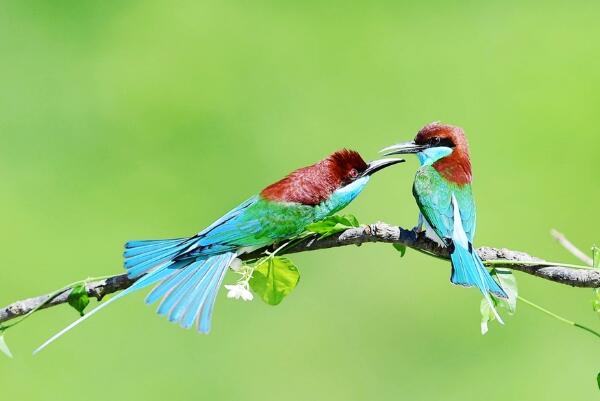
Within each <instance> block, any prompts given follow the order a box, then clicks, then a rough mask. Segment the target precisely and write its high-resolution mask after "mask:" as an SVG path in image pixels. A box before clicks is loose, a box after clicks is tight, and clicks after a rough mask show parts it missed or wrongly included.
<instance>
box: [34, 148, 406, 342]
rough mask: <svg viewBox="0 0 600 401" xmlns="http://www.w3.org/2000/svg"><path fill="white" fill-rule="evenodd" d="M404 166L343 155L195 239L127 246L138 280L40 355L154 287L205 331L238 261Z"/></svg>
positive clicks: (174, 316)
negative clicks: (227, 274)
mask: <svg viewBox="0 0 600 401" xmlns="http://www.w3.org/2000/svg"><path fill="white" fill-rule="evenodd" d="M403 161H404V160H402V159H395V158H392V159H381V160H376V161H373V162H371V163H369V164H367V163H366V162H365V161H364V160H363V158H362V157H361V156H360V155H359V154H358V153H357V152H355V151H352V150H347V149H343V150H340V151H337V152H335V153H333V154H331V155H329V156H328V157H327V158H325V159H323V160H321V161H320V162H318V163H316V164H313V165H311V166H308V167H304V168H301V169H298V170H296V171H294V172H292V173H291V174H289V175H288V176H287V177H285V178H283V179H282V180H280V181H278V182H276V183H274V184H272V185H270V186H268V187H267V188H265V189H264V190H263V191H262V192H261V193H260V194H259V195H256V196H253V197H252V198H250V199H248V200H247V201H245V202H243V203H242V204H241V205H239V206H238V207H236V208H235V209H233V210H231V211H230V212H229V213H227V214H225V215H224V216H223V217H221V218H220V219H218V220H217V221H215V222H214V223H213V224H211V225H210V226H209V227H207V228H205V229H204V230H202V231H201V232H199V233H198V234H196V235H194V236H192V237H189V238H177V239H167V240H146V241H129V242H128V243H127V244H126V245H125V253H124V256H125V268H126V270H127V273H128V276H129V278H131V279H138V280H137V281H136V282H135V283H134V284H133V285H132V286H131V287H129V288H127V289H126V290H124V291H122V292H121V293H119V294H118V295H116V296H114V297H113V298H112V299H110V300H109V301H107V302H105V303H103V304H100V305H99V306H98V307H97V308H95V309H94V310H92V311H90V312H89V313H87V314H86V315H84V316H83V317H81V318H80V319H78V320H77V321H75V322H73V323H72V324H71V325H69V326H67V327H66V328H65V329H63V330H62V331H60V332H59V333H57V334H56V335H54V336H53V337H52V338H50V339H49V340H48V341H46V342H45V343H44V344H43V345H42V346H40V347H39V348H38V349H37V350H36V351H35V352H39V351H41V350H42V349H43V348H45V347H46V346H47V345H48V344H50V343H51V342H53V341H54V340H56V339H57V338H58V337H60V336H61V335H63V334H64V333H66V332H67V331H69V330H70V329H72V328H73V327H75V326H76V325H77V324H79V323H81V322H82V321H83V320H85V319H88V318H89V317H91V316H92V315H94V314H95V313H96V312H98V311H99V310H100V309H102V308H104V307H106V306H107V305H109V304H110V303H112V302H114V301H116V300H117V299H120V298H122V297H124V296H126V295H128V294H130V293H132V292H134V291H136V290H139V289H142V288H145V287H147V286H150V285H153V284H156V287H155V288H154V289H153V290H152V291H151V292H150V293H149V294H148V296H147V298H146V302H147V303H149V304H151V303H154V302H156V301H158V300H159V299H162V301H161V302H160V304H159V306H158V313H159V314H160V315H164V316H167V317H168V319H169V320H170V321H171V322H175V323H179V324H180V325H181V326H182V327H184V328H190V327H192V326H196V327H197V329H198V331H199V332H201V333H208V332H209V331H210V326H211V317H212V311H213V307H214V304H215V299H216V297H217V292H218V290H219V288H220V287H221V283H222V282H223V278H224V276H225V272H226V271H227V269H228V267H229V266H231V264H232V262H234V260H236V258H238V257H239V256H240V255H242V254H243V253H245V252H247V251H248V250H252V249H257V248H261V247H264V246H268V245H271V244H273V243H275V242H279V241H283V240H287V239H291V238H294V237H296V236H298V235H299V234H301V233H302V232H304V230H305V228H306V227H307V226H308V225H309V224H311V223H314V222H317V221H319V220H322V219H324V218H325V217H327V216H329V215H332V214H334V213H337V212H338V211H340V210H341V209H343V208H344V207H346V206H347V205H348V204H349V203H350V202H352V201H353V200H354V199H355V198H356V197H357V196H358V195H359V194H360V193H361V192H362V190H363V189H364V188H365V185H366V184H367V182H368V181H369V179H370V177H371V175H372V174H373V173H375V172H377V171H379V170H382V169H384V168H386V167H388V166H391V165H394V164H397V163H401V162H403Z"/></svg>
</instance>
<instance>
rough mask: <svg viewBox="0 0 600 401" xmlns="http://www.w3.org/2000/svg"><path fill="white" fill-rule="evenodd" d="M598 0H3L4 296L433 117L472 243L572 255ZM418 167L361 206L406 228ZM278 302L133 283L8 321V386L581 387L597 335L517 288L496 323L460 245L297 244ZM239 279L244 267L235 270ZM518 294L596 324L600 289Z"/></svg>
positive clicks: (595, 360)
mask: <svg viewBox="0 0 600 401" xmlns="http://www.w3.org/2000/svg"><path fill="white" fill-rule="evenodd" d="M599 13H600V3H599V2H597V1H570V2H566V1H562V2H561V1H552V0H550V1H544V2H542V1H539V2H536V1H516V0H509V1H506V0H505V1H487V2H476V1H462V2H447V1H432V2H425V1H412V2H396V1H389V2H380V1H377V2H359V1H354V2H347V1H333V2H317V1H310V0H309V1H303V2H293V1H272V2H269V1H261V0H257V1H252V2H245V1H239V2H235V1H189V2H177V3H176V2H169V1H163V2H160V1H124V0H119V1H102V2H101V1H61V2H48V1H14V2H12V1H11V2H9V1H3V2H2V4H1V7H0V51H1V54H2V62H1V63H0V93H1V94H0V221H1V222H2V230H1V232H0V244H1V251H2V252H1V253H0V255H1V256H0V258H1V265H2V268H1V269H2V270H1V271H2V273H1V274H0V304H8V303H9V302H11V301H14V300H16V299H20V298H24V297H28V296H33V295H38V294H42V293H45V292H49V291H50V290H53V289H56V288H59V287H61V286H62V285H64V284H66V283H69V282H72V281H74V280H77V279H82V278H85V277H88V276H98V275H104V274H113V273H114V274H116V273H119V272H121V263H122V261H121V253H122V245H123V243H124V242H125V241H126V240H128V239H138V238H162V237H173V236H182V235H187V234H193V233H194V232H196V231H198V230H200V229H201V228H203V227H205V226H206V225H208V224H210V223H211V222H212V221H213V220H214V219H216V218H217V217H219V216H220V215H221V214H223V213H224V212H225V211H227V210H229V209H230V208H231V207H233V206H235V205H236V204H237V203H239V202H240V201H242V200H244V199H246V198H247V197H248V196H249V195H251V194H253V193H256V192H257V191H259V190H260V189H261V188H263V187H264V186H266V185H267V184H269V183H271V182H273V181H274V180H276V179H278V178H280V177H282V175H284V174H285V173H287V172H289V171H291V170H293V169H295V168H297V167H300V166H303V165H307V164H310V163H313V162H315V161H317V160H319V159H320V158H322V157H324V156H325V155H326V154H328V153H329V152H331V151H333V150H336V149H338V148H341V147H352V148H355V149H357V150H359V151H360V152H361V153H362V154H363V155H364V156H365V158H368V159H372V158H375V157H377V151H378V150H379V149H381V148H382V147H384V146H387V145H390V144H392V143H395V142H398V141H400V140H408V139H411V138H412V136H413V135H414V134H415V132H416V131H417V130H418V129H419V128H420V127H421V126H422V125H424V124H426V123H428V122H431V121H433V120H442V121H444V122H448V123H453V124H456V125H460V126H462V127H464V128H465V130H466V132H467V134H468V136H469V139H470V144H471V151H472V155H473V164H474V169H475V179H476V181H475V186H474V190H475V195H476V200H477V204H478V209H479V216H478V217H479V219H478V221H479V229H478V233H477V243H478V244H479V245H483V244H485V245H493V246H505V247H509V248H515V249H521V250H525V251H528V252H531V253H532V254H535V255H539V256H543V257H545V258H547V259H550V260H562V261H565V262H574V260H573V258H572V257H571V256H570V255H569V254H567V253H566V251H564V250H562V249H561V248H560V247H559V246H558V245H557V244H556V243H554V241H553V240H552V239H551V237H550V235H549V230H550V229H551V228H553V227H555V228H557V229H560V230H562V231H563V232H565V233H566V234H567V235H568V236H569V237H570V238H571V239H572V240H573V241H574V242H575V243H576V244H578V245H580V246H581V247H582V248H584V249H589V246H590V245H592V243H593V242H594V241H600V238H599V235H600V234H599V233H598V231H597V226H598V221H599V219H598V215H597V209H598V208H597V204H598V203H597V200H598V199H599V197H600V186H599V185H598V181H597V180H598V171H599V167H600V165H599V162H598V155H599V154H600V130H599V129H598V110H599V106H600V55H599V54H600V45H599V43H600V41H599V39H600V25H599V24H598V15H599ZM416 166H417V162H416V160H414V159H411V160H409V163H407V164H405V165H402V166H399V167H396V168H392V169H389V170H386V171H385V172H382V173H380V174H378V175H377V176H376V178H375V179H373V181H372V182H371V184H370V185H369V188H367V190H366V191H365V193H364V194H363V195H361V197H360V198H359V199H357V201H356V202H355V203H354V204H352V205H351V206H350V207H349V208H348V209H347V211H348V212H350V213H353V214H355V215H356V216H358V218H359V219H360V221H361V222H364V223H368V222H373V221H376V220H384V221H387V222H392V223H397V224H400V225H403V226H406V227H412V225H414V223H415V222H416V218H417V209H416V206H415V204H414V201H413V198H412V195H411V193H410V188H411V180H412V177H413V174H414V170H415V168H416ZM293 259H294V261H295V262H296V263H297V264H298V265H299V268H300V270H301V272H302V279H301V281H300V284H299V286H298V288H297V290H296V291H295V292H294V293H293V294H292V295H291V296H290V297H289V298H287V299H286V300H284V302H283V303H282V304H281V305H280V306H278V307H270V306H267V305H265V304H264V303H262V302H261V301H260V300H256V301H254V302H251V303H243V302H233V301H229V300H227V299H226V298H225V296H224V294H223V293H221V295H220V298H219V300H218V302H217V308H216V313H215V319H214V325H213V332H212V333H211V335H209V336H201V335H198V334H196V333H195V332H192V331H184V330H182V329H180V328H179V327H177V326H173V325H170V324H168V323H167V322H166V321H165V320H164V319H162V318H159V317H158V316H157V315H155V314H154V312H153V309H151V308H149V307H147V306H145V305H144V304H143V302H142V300H143V296H144V295H143V294H141V293H140V294H136V295H133V296H131V297H129V298H128V299H125V300H123V301H120V302H119V303H117V304H115V305H113V306H111V308H110V309H108V310H106V311H103V313H101V314H99V315H97V316H95V317H94V319H92V320H90V321H88V322H86V323H85V324H84V325H82V326H81V327H79V328H78V329H77V330H74V331H72V332H71V333H69V334H68V335H67V336H65V337H64V338H62V339H61V340H60V341H58V342H57V343H56V344H54V345H53V346H52V347H50V348H48V349H47V350H46V351H44V352H43V353H42V354H40V355H39V356H37V357H35V358H34V357H32V356H30V353H31V351H32V350H33V349H34V348H35V347H36V346H37V345H39V344H40V343H41V342H42V341H43V340H45V339H46V338H47V337H49V336H50V335H51V334H53V333H54V332H56V331H57V330H59V329H60V328H62V327H64V326H65V325H66V324H68V323H69V322H71V321H72V320H74V319H75V318H76V317H77V316H76V312H74V311H73V310H72V309H70V308H68V307H61V308H54V309H53V310H50V311H45V312H41V313H38V314H36V315H35V316H34V317H32V318H31V319H29V320H28V321H26V322H25V323H23V324H22V325H19V326H17V327H15V328H14V329H12V330H9V331H8V332H7V334H6V339H7V341H8V343H9V345H10V346H11V348H12V350H13V353H14V354H15V359H14V360H9V359H7V358H4V357H3V356H1V355H0V397H2V399H3V400H9V399H11V400H12V399H14V400H48V399H60V400H62V401H70V400H82V399H86V400H105V399H124V400H145V401H152V400H157V401H158V400H165V399H168V400H178V401H179V400H182V401H183V400H199V399H202V400H234V399H235V400H290V401H291V400H302V401H304V400H343V401H351V400H398V399H407V400H481V399H485V400H489V401H493V400H540V399H544V400H565V399H571V400H589V399H593V398H595V397H597V396H598V389H597V385H596V383H595V381H596V380H595V377H596V374H597V372H598V371H600V362H599V358H600V342H599V341H598V339H597V338H594V337H592V336H590V335H588V334H586V333H584V332H582V331H578V330H575V329H573V328H571V327H569V326H567V325H564V324H562V323H560V322H558V321H556V320H553V319H550V318H548V317H547V316H546V315H542V314H540V313H539V312H536V311H534V310H532V309H530V308H529V307H527V306H526V305H520V306H519V310H518V313H517V315H516V316H514V317H512V318H507V319H506V325H505V326H504V327H499V326H498V325H497V324H495V323H494V324H493V325H492V327H491V330H490V333H489V334H488V335H486V336H481V334H480V332H479V319H480V318H479V300H480V296H479V295H478V293H477V292H476V291H474V290H464V289H460V288H456V287H453V286H451V285H450V284H449V281H448V279H449V274H450V273H449V265H448V263H446V262H443V261H438V260H435V259H432V258H429V257H426V256H422V255H420V254H417V253H415V252H410V251H409V252H408V253H407V255H406V257H405V258H404V259H401V258H400V257H399V256H398V254H397V252H396V251H394V250H393V248H392V247H391V246H389V245H382V244H376V245H366V246H363V247H361V248H355V247H352V248H345V249H333V250H327V251H321V252H313V253H310V254H302V255H297V256H294V257H293ZM233 279H234V276H233V275H232V276H228V278H227V280H228V281H229V282H231V281H232V280H233ZM518 280H519V285H520V292H521V294H522V295H523V296H525V297H527V298H530V299H532V300H534V301H536V302H538V303H540V304H542V305H544V306H547V307H549V308H551V309H552V310H554V311H555V312H557V313H560V314H563V315H565V316H567V317H569V318H573V319H576V320H578V321H581V322H582V323H586V324H589V325H591V326H593V327H596V328H599V327H600V322H599V321H598V318H597V317H596V316H594V314H593V312H592V310H591V303H590V299H591V291H590V290H585V289H572V288H569V287H566V286H561V285H558V284H553V283H550V282H546V281H543V280H540V279H536V278H532V277H528V276H527V277H526V276H524V275H523V274H518Z"/></svg>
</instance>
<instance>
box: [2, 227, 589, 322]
mask: <svg viewBox="0 0 600 401" xmlns="http://www.w3.org/2000/svg"><path fill="white" fill-rule="evenodd" d="M369 242H383V243H388V244H400V245H405V246H407V247H409V248H412V249H414V250H416V251H419V252H422V253H425V254H428V255H430V256H433V257H437V258H442V259H449V253H448V250H447V249H446V248H442V247H440V246H438V245H437V244H436V243H435V242H434V241H432V240H430V239H428V238H426V237H425V235H423V234H420V235H416V234H415V233H414V231H411V230H405V229H403V228H401V227H397V226H392V225H389V224H386V223H375V224H370V225H367V226H361V227H358V228H351V229H348V230H346V231H343V232H341V233H338V234H335V235H332V236H330V237H327V238H323V239H318V238H317V237H316V236H310V237H307V238H304V239H302V240H300V241H298V242H296V243H295V244H292V245H291V246H289V247H287V248H284V249H283V250H282V251H281V252H280V254H292V253H299V252H308V251H316V250H319V249H328V248H337V247H342V246H347V245H362V244H364V243H369ZM277 246H278V244H275V245H272V246H270V247H266V248H262V249H259V250H257V251H255V252H252V253H249V254H245V255H243V256H242V259H244V260H251V259H256V258H259V257H261V256H264V252H265V251H271V252H272V251H273V250H275V249H277ZM478 253H479V256H481V259H482V260H484V261H494V262H493V265H494V266H495V267H505V268H509V269H512V270H517V271H521V272H524V273H527V274H531V275H534V276H537V277H541V278H543V279H546V280H550V281H554V282H556V283H561V284H566V285H570V286H573V287H584V288H598V287H600V269H575V268H569V267H566V266H556V265H552V264H551V263H548V262H546V261H544V260H543V259H540V258H536V257H534V256H531V255H529V254H526V253H524V252H519V251H512V250H509V249H505V248H501V249H500V248H490V247H481V248H479V249H478ZM134 282H135V280H130V279H129V278H127V274H125V273H124V274H119V275H115V276H112V277H109V278H107V279H104V280H98V281H93V282H89V283H87V284H86V290H87V294H88V296H90V297H94V298H96V299H98V301H100V300H102V298H103V297H104V296H105V295H107V294H111V293H114V292H117V291H121V290H124V289H125V288H128V287H129V286H131V285H132V284H133V283H134ZM71 290H72V288H66V289H65V290H63V291H61V292H60V293H58V294H55V293H51V294H46V295H41V296H38V297H34V298H29V299H25V300H22V301H17V302H15V303H13V304H11V305H8V306H6V307H5V308H2V309H0V323H2V322H6V321H9V320H11V319H14V318H16V317H19V316H24V315H26V314H28V313H30V312H32V311H34V310H38V309H45V308H49V307H52V306H56V305H60V304H64V303H66V302H67V298H68V296H69V293H70V292H71Z"/></svg>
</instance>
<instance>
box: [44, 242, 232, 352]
mask: <svg viewBox="0 0 600 401" xmlns="http://www.w3.org/2000/svg"><path fill="white" fill-rule="evenodd" d="M188 245H189V244H188V241H187V240H186V239H173V240H161V241H131V242H128V243H127V245H126V251H125V257H126V261H125V265H126V268H127V270H128V274H129V277H130V278H137V277H140V276H142V275H143V276H142V277H141V278H139V279H138V280H137V281H136V282H135V283H134V284H133V285H132V286H131V287H129V288H127V289H125V290H123V291H122V292H121V293H119V294H117V295H115V296H114V297H112V298H111V299H109V300H108V301H105V302H103V303H101V304H99V305H98V306H97V307H96V308H94V309H93V310H91V311H89V312H88V313H86V314H85V315H84V316H82V317H81V318H79V319H77V320H76V321H74V322H73V323H71V324H70V325H68V326H67V327H65V328H64V329H62V330H61V331H59V332H58V333H56V334H55V335H54V336H52V337H51V338H50V339H48V340H47V341H46V342H44V343H43V344H42V345H41V346H40V347H38V348H37V349H36V350H35V351H34V354H37V353H38V352H40V351H41V350H43V349H44V348H46V347H47V346H48V345H50V344H51V343H53V342H54V341H56V340H57V339H58V338H59V337H61V336H62V335H64V334H65V333H67V332H68V331H70V330H71V329H73V328H74V327H75V326H77V325H79V324H80V323H82V322H83V321H85V320H87V319H89V318H90V317H92V316H93V315H95V314H96V313H98V312H99V311H100V310H102V309H104V308H105V307H107V306H108V305H110V304H112V303H113V302H115V301H116V300H118V299H121V298H123V297H125V296H126V295H129V294H131V293H132V292H134V291H137V290H140V289H142V288H145V287H148V286H150V285H153V284H157V283H158V285H157V286H156V287H155V288H154V290H152V291H151V292H150V294H149V295H148V297H147V298H146V302H147V303H153V302H155V301H157V300H159V299H160V298H163V300H162V302H161V303H160V306H159V309H158V312H159V314H162V315H167V316H168V317H169V320H171V321H173V322H179V323H180V324H181V326H182V327H185V328H189V327H191V326H192V325H193V324H194V322H195V323H196V325H197V327H198V330H199V331H200V332H202V333H208V332H209V330H210V319H211V316H212V310H213V308H214V304H215V299H216V296H217V293H218V290H219V287H220V286H221V283H222V281H223V277H224V276H225V272H226V271H227V268H228V267H229V265H230V264H231V261H232V260H233V259H234V258H235V257H236V254H235V253H233V252H228V253H224V254H220V255H216V256H212V257H205V256H204V257H199V258H188V259H181V260H173V259H174V258H175V257H176V256H177V255H178V253H179V252H180V251H181V249H183V248H185V247H187V246H188Z"/></svg>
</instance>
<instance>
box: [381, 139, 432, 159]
mask: <svg viewBox="0 0 600 401" xmlns="http://www.w3.org/2000/svg"><path fill="white" fill-rule="evenodd" d="M425 149H427V146H423V145H417V144H416V143H414V142H413V141H410V142H404V143H398V144H396V145H392V146H389V147H387V148H385V149H382V150H380V151H379V153H383V155H384V156H391V155H404V154H409V153H419V152H421V151H423V150H425Z"/></svg>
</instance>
